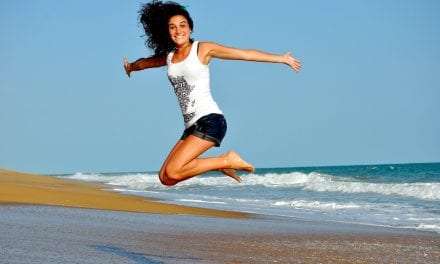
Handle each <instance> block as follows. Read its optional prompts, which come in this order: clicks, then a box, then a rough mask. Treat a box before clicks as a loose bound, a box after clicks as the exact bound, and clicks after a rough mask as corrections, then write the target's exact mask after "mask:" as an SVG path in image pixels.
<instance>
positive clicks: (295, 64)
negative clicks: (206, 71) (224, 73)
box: [199, 42, 301, 72]
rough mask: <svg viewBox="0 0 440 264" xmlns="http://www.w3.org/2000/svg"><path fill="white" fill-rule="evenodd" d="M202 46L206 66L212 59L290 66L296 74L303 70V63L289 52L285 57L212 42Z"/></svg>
mask: <svg viewBox="0 0 440 264" xmlns="http://www.w3.org/2000/svg"><path fill="white" fill-rule="evenodd" d="M200 44H201V46H200V53H199V56H201V59H202V61H203V63H205V64H208V63H209V62H210V60H211V59H212V58H219V59H225V60H246V61H260V62H272V63H284V64H286V65H288V66H290V67H291V68H292V69H293V70H294V71H296V72H298V71H299V70H300V69H301V61H299V60H297V59H295V58H294V57H292V53H291V52H287V53H285V54H283V55H276V54H270V53H266V52H263V51H259V50H255V49H237V48H231V47H226V46H222V45H219V44H216V43H212V42H203V43H200Z"/></svg>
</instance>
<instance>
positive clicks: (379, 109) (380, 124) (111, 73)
mask: <svg viewBox="0 0 440 264" xmlns="http://www.w3.org/2000/svg"><path fill="white" fill-rule="evenodd" d="M180 3H182V4H184V5H188V6H189V7H188V10H189V12H190V13H191V15H192V17H193V19H194V22H195V28H194V34H193V37H194V38H195V39H197V40H201V41H204V40H206V41H214V42H218V43H220V44H223V45H228V46H234V47H241V48H256V49H260V50H264V51H267V52H271V53H280V54H281V53H284V52H286V51H289V50H291V51H292V52H293V54H294V56H295V57H297V58H299V59H300V60H301V61H302V63H303V70H302V71H301V72H300V73H298V74H295V73H294V72H293V71H292V70H290V69H289V68H288V67H287V66H285V65H280V64H265V63H253V62H238V61H221V60H214V61H212V63H211V64H210V68H211V89H212V93H213V95H214V98H215V100H216V101H217V103H218V104H219V105H220V107H221V108H222V110H223V112H224V113H225V116H226V118H227V120H228V126H229V127H228V133H227V135H226V138H225V140H224V142H223V145H222V147H221V148H217V149H214V150H212V151H210V152H209V153H208V155H217V154H220V153H222V152H225V151H227V150H229V149H234V150H236V151H238V152H239V153H240V154H241V155H242V156H243V157H244V158H245V159H247V160H249V161H250V162H252V163H253V164H254V165H255V166H256V167H293V166H318V165H351V164H377V163H408V162H435V161H437V162H438V161H440V66H439V61H440V1H436V0H432V1H428V0H421V1H416V0H411V1H408V0H385V1H383V0H368V1H367V0H362V1H361V0H346V1H343V0H336V1H327V0H313V1H292V0H284V1H281V0H280V1H257V0H240V1H236V0H222V1H210V0H209V1H201V0H185V1H183V2H180ZM140 4H141V1H139V0H136V1H127V0H112V1H108V0H105V1H104V0H93V1H86V0H81V1H67V0H63V1H60V0H43V1H24V0H20V1H12V0H9V1H7V0H3V1H0V37H1V41H0V59H1V61H0V62H1V63H0V168H6V169H13V170H19V171H25V172H33V173H47V174H56V173H74V172H127V171H157V170H159V168H160V166H161V163H162V161H163V159H164V158H165V157H166V156H167V154H168V152H169V150H170V149H171V147H172V146H173V145H174V144H175V142H176V141H177V140H178V138H179V137H180V135H181V133H182V131H183V120H182V117H181V113H180V109H179V106H178V103H177V99H176V97H175V95H174V93H173V90H172V88H171V85H170V83H169V81H168V79H167V78H166V71H165V69H164V68H162V69H151V70H146V71H143V72H135V73H133V74H132V78H128V77H127V76H126V75H125V72H124V70H123V66H122V65H123V63H122V61H123V57H124V56H127V57H128V59H129V60H130V61H133V60H135V59H137V58H139V57H146V56H149V55H150V54H151V53H150V51H149V50H147V48H146V47H145V46H144V39H143V38H142V34H143V32H142V28H141V26H140V25H139V24H138V21H137V16H138V14H137V11H138V10H139V8H140Z"/></svg>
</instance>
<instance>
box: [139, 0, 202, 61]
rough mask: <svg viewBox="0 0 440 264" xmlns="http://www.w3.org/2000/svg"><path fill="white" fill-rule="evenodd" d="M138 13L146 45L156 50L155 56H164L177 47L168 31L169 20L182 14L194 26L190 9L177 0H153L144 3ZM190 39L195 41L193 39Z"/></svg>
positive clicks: (190, 25) (191, 26)
mask: <svg viewBox="0 0 440 264" xmlns="http://www.w3.org/2000/svg"><path fill="white" fill-rule="evenodd" d="M138 13H139V22H140V23H141V24H142V26H143V28H144V30H145V36H146V38H147V40H146V41H145V45H146V46H147V47H149V48H150V49H152V50H153V51H154V55H153V56H154V57H158V56H164V55H166V54H167V53H169V52H170V51H172V50H173V49H174V48H175V47H174V43H173V41H172V40H171V38H170V35H169V32H168V21H169V20H170V18H171V17H173V16H176V15H182V16H184V17H185V18H186V20H188V24H189V27H190V29H191V30H193V28H194V23H193V20H192V19H191V16H190V15H189V13H188V11H186V9H185V7H184V6H182V5H180V4H178V3H176V2H171V1H167V2H165V3H164V2H162V1H158V0H153V1H151V2H150V3H147V4H144V5H142V7H141V9H140V10H139V12H138ZM190 41H191V42H193V40H192V39H190Z"/></svg>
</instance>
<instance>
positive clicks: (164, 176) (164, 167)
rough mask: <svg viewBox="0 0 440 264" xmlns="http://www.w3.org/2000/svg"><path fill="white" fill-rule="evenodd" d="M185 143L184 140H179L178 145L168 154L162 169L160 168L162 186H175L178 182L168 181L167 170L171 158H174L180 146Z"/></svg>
mask: <svg viewBox="0 0 440 264" xmlns="http://www.w3.org/2000/svg"><path fill="white" fill-rule="evenodd" d="M182 143H183V140H179V141H177V143H176V145H174V147H173V149H171V151H170V153H169V154H168V156H167V158H166V159H165V161H164V162H163V164H162V167H161V168H160V171H159V180H160V182H161V183H162V184H164V185H169V186H171V185H175V184H176V183H177V182H178V181H174V180H171V179H168V177H166V175H165V169H166V167H167V165H168V162H169V161H170V159H171V157H172V156H173V154H174V153H175V152H176V149H178V148H179V146H180V145H181V144H182Z"/></svg>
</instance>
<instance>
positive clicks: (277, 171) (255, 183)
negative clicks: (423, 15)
mask: <svg viewBox="0 0 440 264" xmlns="http://www.w3.org/2000/svg"><path fill="white" fill-rule="evenodd" d="M57 176H58V177H62V178H68V179H74V180H80V181H87V182H98V183H104V184H106V185H107V186H108V187H109V189H112V190H114V191H119V192H123V193H128V194H135V195H141V196H146V197H153V198H157V199H160V200H162V201H163V202H165V203H172V204H179V205H189V206H197V207H206V208H213V209H223V210H232V211H241V212H249V213H257V214H264V215H271V216H282V217H293V218H299V219H305V220H318V221H332V222H342V223H358V224H365V225H376V226H387V227H396V228H409V229H417V230H425V231H434V232H437V233H440V163H417V164H392V165H390V164H389V165H358V166H334V167H301V168H261V169H257V170H256V171H255V172H254V173H241V174H240V176H241V177H242V180H243V182H242V183H237V182H235V181H234V180H232V179H231V178H229V177H226V176H223V175H222V174H220V173H217V172H215V173H207V174H204V175H202V176H199V177H195V178H192V179H189V180H187V181H184V182H181V183H180V184H178V185H177V186H172V187H166V186H163V185H162V184H161V183H160V182H159V180H158V177H157V173H156V172H140V173H81V172H78V173H75V174H70V175H57Z"/></svg>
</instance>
